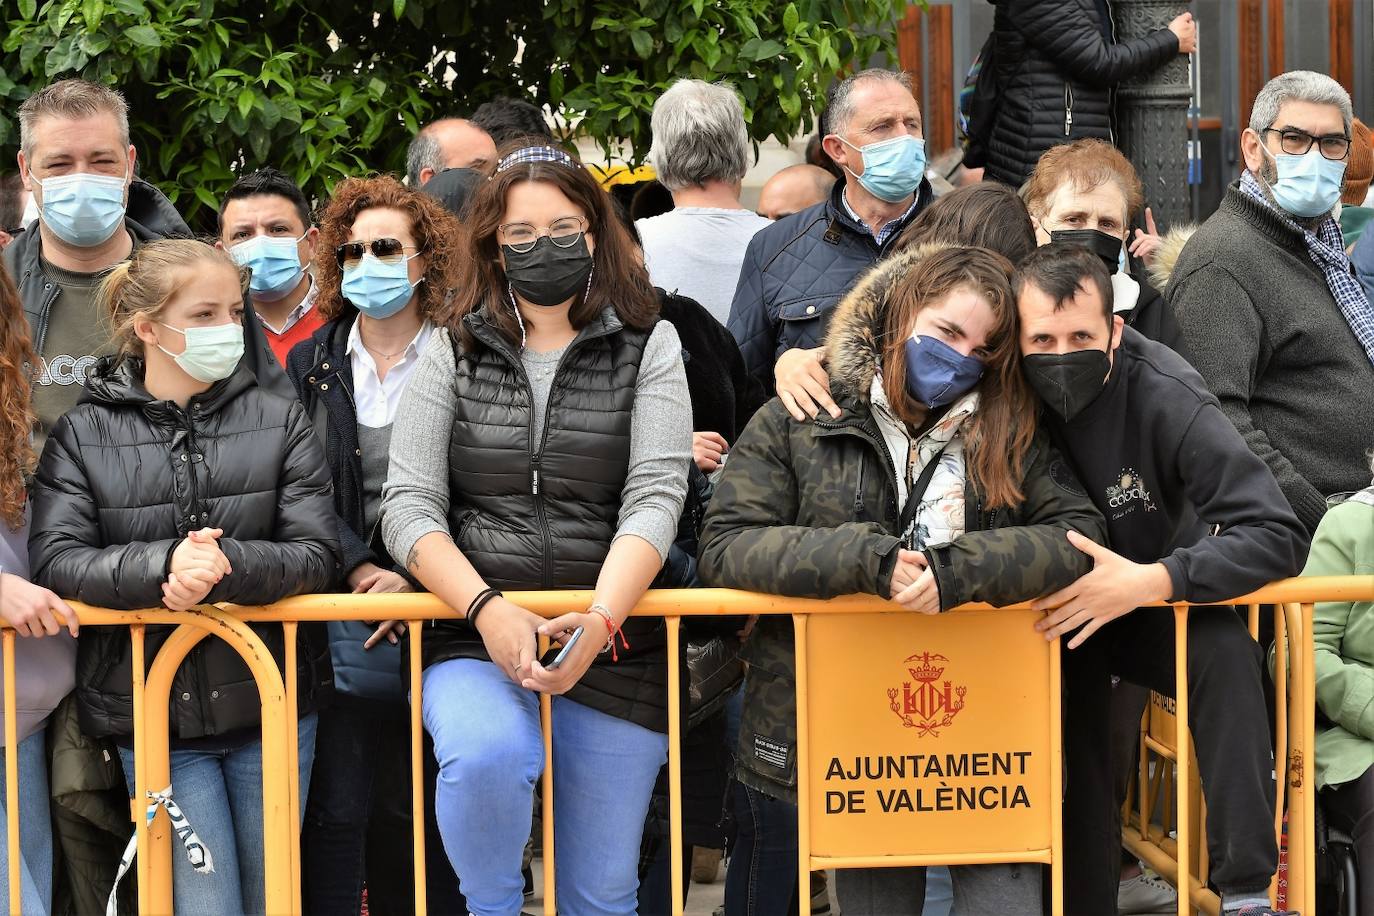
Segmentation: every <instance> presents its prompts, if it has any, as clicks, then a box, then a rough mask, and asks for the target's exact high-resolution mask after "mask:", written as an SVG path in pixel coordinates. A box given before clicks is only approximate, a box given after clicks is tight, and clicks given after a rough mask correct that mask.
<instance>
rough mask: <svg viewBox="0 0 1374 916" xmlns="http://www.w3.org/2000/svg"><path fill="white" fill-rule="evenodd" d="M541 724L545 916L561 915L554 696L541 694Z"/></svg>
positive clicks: (544, 640)
mask: <svg viewBox="0 0 1374 916" xmlns="http://www.w3.org/2000/svg"><path fill="white" fill-rule="evenodd" d="M548 645H549V641H548V639H547V638H545V637H543V636H541V637H540V638H539V654H540V656H542V655H543V654H544V652H545V651H546V649H547V648H548ZM539 725H540V728H541V730H542V731H543V733H544V803H543V806H542V807H543V811H544V823H543V831H542V832H543V834H544V916H558V901H557V890H558V889H557V888H556V887H555V886H554V885H556V884H557V883H558V880H557V878H558V867H557V863H555V862H554V856H555V855H556V854H557V850H556V849H554V842H553V778H554V777H553V697H551V696H549V695H548V694H547V693H541V694H540V695H539Z"/></svg>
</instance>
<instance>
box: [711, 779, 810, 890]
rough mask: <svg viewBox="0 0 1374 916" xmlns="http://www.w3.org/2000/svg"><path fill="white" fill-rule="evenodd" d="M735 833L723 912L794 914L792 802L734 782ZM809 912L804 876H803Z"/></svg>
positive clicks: (794, 817) (794, 825)
mask: <svg viewBox="0 0 1374 916" xmlns="http://www.w3.org/2000/svg"><path fill="white" fill-rule="evenodd" d="M731 791H732V792H733V793H734V802H733V803H734V811H735V825H736V827H737V829H738V833H737V835H736V837H735V848H734V851H733V852H732V853H731V855H730V866H729V868H728V869H726V872H725V916H793V914H795V913H796V912H797V906H798V902H797V806H796V805H794V804H792V803H790V802H785V801H780V800H778V799H776V798H773V797H771V796H769V795H765V794H764V793H762V792H760V791H758V790H757V789H752V788H750V787H748V786H746V785H744V784H743V783H740V782H736V783H734V785H733V787H732V789H731ZM807 881H808V883H807V891H806V899H807V901H808V905H807V912H810V899H811V890H810V878H809V877H808V879H807Z"/></svg>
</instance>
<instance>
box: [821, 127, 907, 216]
mask: <svg viewBox="0 0 1374 916" xmlns="http://www.w3.org/2000/svg"><path fill="white" fill-rule="evenodd" d="M836 136H839V135H838V134H836ZM840 142H841V143H843V144H844V145H845V146H848V147H850V148H851V149H856V150H858V151H859V153H860V155H862V156H863V158H864V173H863V174H862V175H854V173H853V172H852V171H850V169H849V168H848V167H846V168H845V171H846V172H849V174H851V175H854V177H855V178H857V179H858V180H859V184H861V185H863V187H864V190H866V191H868V193H870V194H872V195H873V196H874V197H876V198H878V199H879V200H885V201H887V202H888V203H890V204H895V203H896V202H897V201H899V200H902V199H903V198H906V197H909V196H911V194H912V192H913V191H915V190H916V189H917V188H918V187H920V186H921V179H923V178H925V174H926V141H924V140H917V139H916V138H915V137H913V136H911V134H902V135H901V136H900V137H893V138H892V139H891V140H880V141H879V142H877V143H870V144H868V145H867V146H855V145H854V144H853V143H850V142H849V141H848V140H846V139H845V138H844V137H840Z"/></svg>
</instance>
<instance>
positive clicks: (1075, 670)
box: [1063, 608, 1278, 916]
mask: <svg viewBox="0 0 1374 916" xmlns="http://www.w3.org/2000/svg"><path fill="white" fill-rule="evenodd" d="M1065 646H1066V647H1065V648H1064V650H1063V672H1064V710H1065V719H1064V758H1065V763H1066V765H1067V768H1068V774H1067V784H1066V787H1065V792H1064V851H1065V873H1064V880H1065V892H1064V906H1065V912H1066V913H1068V914H1069V916H1104V914H1114V913H1115V912H1116V898H1117V890H1118V887H1119V885H1120V874H1121V806H1120V804H1119V803H1118V802H1117V798H1118V796H1117V789H1116V783H1117V777H1116V772H1117V771H1118V770H1119V755H1115V754H1113V753H1111V750H1110V748H1111V743H1112V713H1111V710H1112V675H1113V674H1116V675H1120V676H1121V678H1122V679H1123V680H1126V681H1130V682H1131V683H1135V684H1139V685H1141V686H1144V687H1149V688H1151V689H1153V690H1156V691H1158V692H1159V693H1163V694H1167V695H1169V696H1172V695H1173V693H1174V616H1173V611H1171V610H1170V609H1168V608H1139V609H1137V610H1135V611H1133V612H1131V613H1130V614H1127V615H1126V616H1125V617H1121V618H1118V619H1116V620H1114V621H1112V622H1111V623H1109V624H1107V625H1106V626H1105V627H1103V628H1102V629H1101V630H1099V631H1098V632H1097V633H1096V634H1094V635H1093V636H1092V637H1091V638H1090V639H1089V640H1088V641H1087V642H1086V643H1084V644H1083V645H1082V646H1080V647H1078V648H1077V649H1072V650H1071V649H1068V648H1067V642H1066V643H1065ZM1260 671H1261V652H1260V648H1259V646H1258V645H1257V644H1256V643H1255V641H1254V640H1252V639H1251V638H1250V634H1249V633H1248V632H1247V631H1246V629H1245V626H1244V624H1243V623H1242V622H1241V620H1240V618H1239V617H1238V616H1237V615H1236V613H1235V612H1234V611H1232V610H1231V609H1230V608H1196V609H1194V610H1193V611H1192V612H1191V614H1190V615H1189V618H1188V708H1189V718H1190V720H1191V722H1192V733H1193V738H1194V742H1195V745H1196V748H1197V756H1198V767H1199V769H1200V770H1201V773H1200V776H1201V778H1202V787H1203V792H1204V793H1205V794H1206V797H1207V841H1208V853H1209V855H1210V857H1211V864H1212V871H1211V875H1212V880H1213V882H1214V883H1215V884H1216V885H1217V887H1218V888H1219V889H1220V890H1221V892H1222V894H1223V895H1237V894H1247V893H1258V892H1262V891H1265V890H1267V889H1268V887H1269V880H1270V878H1271V877H1272V876H1273V874H1274V870H1275V868H1276V867H1277V864H1278V849H1277V847H1276V846H1275V843H1274V780H1273V770H1274V760H1273V749H1272V748H1271V747H1270V745H1269V730H1268V727H1267V725H1266V718H1265V716H1266V712H1265V702H1264V692H1263V685H1262V681H1261V676H1260Z"/></svg>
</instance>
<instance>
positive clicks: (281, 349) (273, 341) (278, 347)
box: [262, 307, 324, 368]
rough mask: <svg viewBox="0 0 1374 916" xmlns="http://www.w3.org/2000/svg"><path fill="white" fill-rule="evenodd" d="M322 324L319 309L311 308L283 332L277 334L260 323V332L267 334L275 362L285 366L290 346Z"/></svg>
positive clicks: (306, 336)
mask: <svg viewBox="0 0 1374 916" xmlns="http://www.w3.org/2000/svg"><path fill="white" fill-rule="evenodd" d="M323 326H324V319H323V318H321V317H320V310H319V309H317V308H313V307H312V308H311V309H310V311H308V312H306V313H305V314H304V315H302V316H301V318H300V320H299V321H297V322H296V323H295V324H293V325H291V327H289V328H287V329H286V333H285V334H278V333H276V332H275V331H273V330H272V329H271V328H269V327H268V326H267V325H266V324H263V325H262V333H263V334H266V335H267V343H268V345H269V346H270V347H271V348H272V353H273V354H275V355H276V357H277V362H279V363H281V364H282V367H283V368H285V367H286V354H288V353H290V352H291V348H292V347H294V346H295V345H296V344H298V343H300V342H301V341H302V340H305V339H306V338H308V337H309V336H310V335H311V334H314V333H315V332H316V331H318V330H319V329H320V328H321V327H323Z"/></svg>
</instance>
